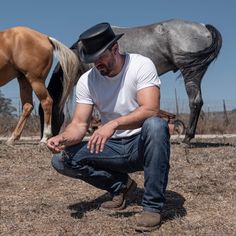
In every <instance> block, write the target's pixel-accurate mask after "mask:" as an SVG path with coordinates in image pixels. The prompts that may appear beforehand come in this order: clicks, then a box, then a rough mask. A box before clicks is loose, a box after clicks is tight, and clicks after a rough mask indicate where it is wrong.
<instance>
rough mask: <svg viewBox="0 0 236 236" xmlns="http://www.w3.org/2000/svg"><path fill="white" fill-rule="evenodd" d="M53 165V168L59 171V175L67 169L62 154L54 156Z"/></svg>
mask: <svg viewBox="0 0 236 236" xmlns="http://www.w3.org/2000/svg"><path fill="white" fill-rule="evenodd" d="M51 164H52V167H53V168H54V169H55V170H56V171H58V172H59V173H62V172H63V171H64V169H65V166H64V161H63V159H62V155H61V154H55V155H53V157H52V160H51Z"/></svg>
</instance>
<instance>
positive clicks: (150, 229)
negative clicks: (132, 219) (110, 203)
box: [135, 224, 161, 232]
mask: <svg viewBox="0 0 236 236" xmlns="http://www.w3.org/2000/svg"><path fill="white" fill-rule="evenodd" d="M160 227H161V225H160V224H159V225H156V226H152V227H144V226H136V227H135V231H137V232H151V231H154V230H157V229H159V228H160Z"/></svg>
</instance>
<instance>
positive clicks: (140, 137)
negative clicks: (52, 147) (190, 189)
mask: <svg viewBox="0 0 236 236" xmlns="http://www.w3.org/2000/svg"><path fill="white" fill-rule="evenodd" d="M169 157H170V135H169V130H168V125H167V122H166V121H165V120H163V119H161V118H158V117H151V118H148V119H147V120H145V122H144V123H143V126H142V129H141V133H139V134H137V135H134V136H132V137H126V138H119V139H112V138H111V139H109V140H108V141H107V142H106V144H105V147H104V150H103V152H101V153H98V154H96V153H90V151H89V150H88V149H87V146H86V142H81V143H80V144H78V145H75V146H71V147H69V148H67V149H66V150H65V151H64V152H63V153H61V154H56V155H54V156H53V158H52V166H53V167H54V168H55V169H56V170H57V171H58V172H59V173H61V174H63V175H66V176H70V177H73V178H78V179H81V180H83V181H85V182H87V183H89V184H91V185H93V186H95V187H97V188H100V189H103V190H107V191H108V192H110V193H112V194H119V193H120V192H122V191H123V189H125V188H126V184H127V180H128V173H132V172H135V171H141V170H144V195H143V200H142V205H143V207H144V210H145V211H151V212H160V211H161V209H162V207H163V204H164V201H165V197H164V193H165V190H166V186H167V180H168V173H169Z"/></svg>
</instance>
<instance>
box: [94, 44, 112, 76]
mask: <svg viewBox="0 0 236 236" xmlns="http://www.w3.org/2000/svg"><path fill="white" fill-rule="evenodd" d="M115 62H116V60H115V55H114V52H113V48H111V49H107V50H106V51H105V52H104V53H103V54H102V55H101V56H100V57H99V58H98V60H96V61H95V62H94V65H95V67H96V68H97V70H98V71H99V72H100V73H101V75H103V76H112V71H113V69H114V67H115Z"/></svg>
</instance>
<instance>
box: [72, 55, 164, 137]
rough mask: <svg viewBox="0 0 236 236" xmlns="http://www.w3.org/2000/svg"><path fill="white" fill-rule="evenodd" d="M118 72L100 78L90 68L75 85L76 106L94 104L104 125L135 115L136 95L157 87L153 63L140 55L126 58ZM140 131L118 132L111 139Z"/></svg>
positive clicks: (157, 82)
mask: <svg viewBox="0 0 236 236" xmlns="http://www.w3.org/2000/svg"><path fill="white" fill-rule="evenodd" d="M125 56H126V57H125V64H124V66H123V68H122V70H121V72H120V73H119V74H118V75H116V76H114V77H108V76H102V75H101V74H100V72H99V71H98V70H97V69H96V67H93V68H92V69H90V70H89V71H87V72H86V73H84V74H83V75H82V76H81V77H80V79H79V81H78V82H77V85H76V102H77V103H84V104H93V105H95V107H96V108H97V109H98V111H99V112H100V115H101V122H102V124H105V123H107V122H109V121H111V120H114V119H116V118H118V117H120V116H125V115H127V114H129V113H130V112H132V111H134V110H135V109H136V108H137V107H139V104H138V102H137V91H138V90H140V89H143V88H147V87H150V86H158V87H159V86H160V84H161V82H160V79H159V77H158V75H157V71H156V68H155V66H154V64H153V62H152V61H151V60H150V59H149V58H147V57H144V56H141V55H139V54H126V55H125ZM140 130H141V128H137V129H133V130H117V131H116V132H115V133H114V135H113V136H112V138H121V137H127V136H131V135H134V134H136V133H139V132H140Z"/></svg>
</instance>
